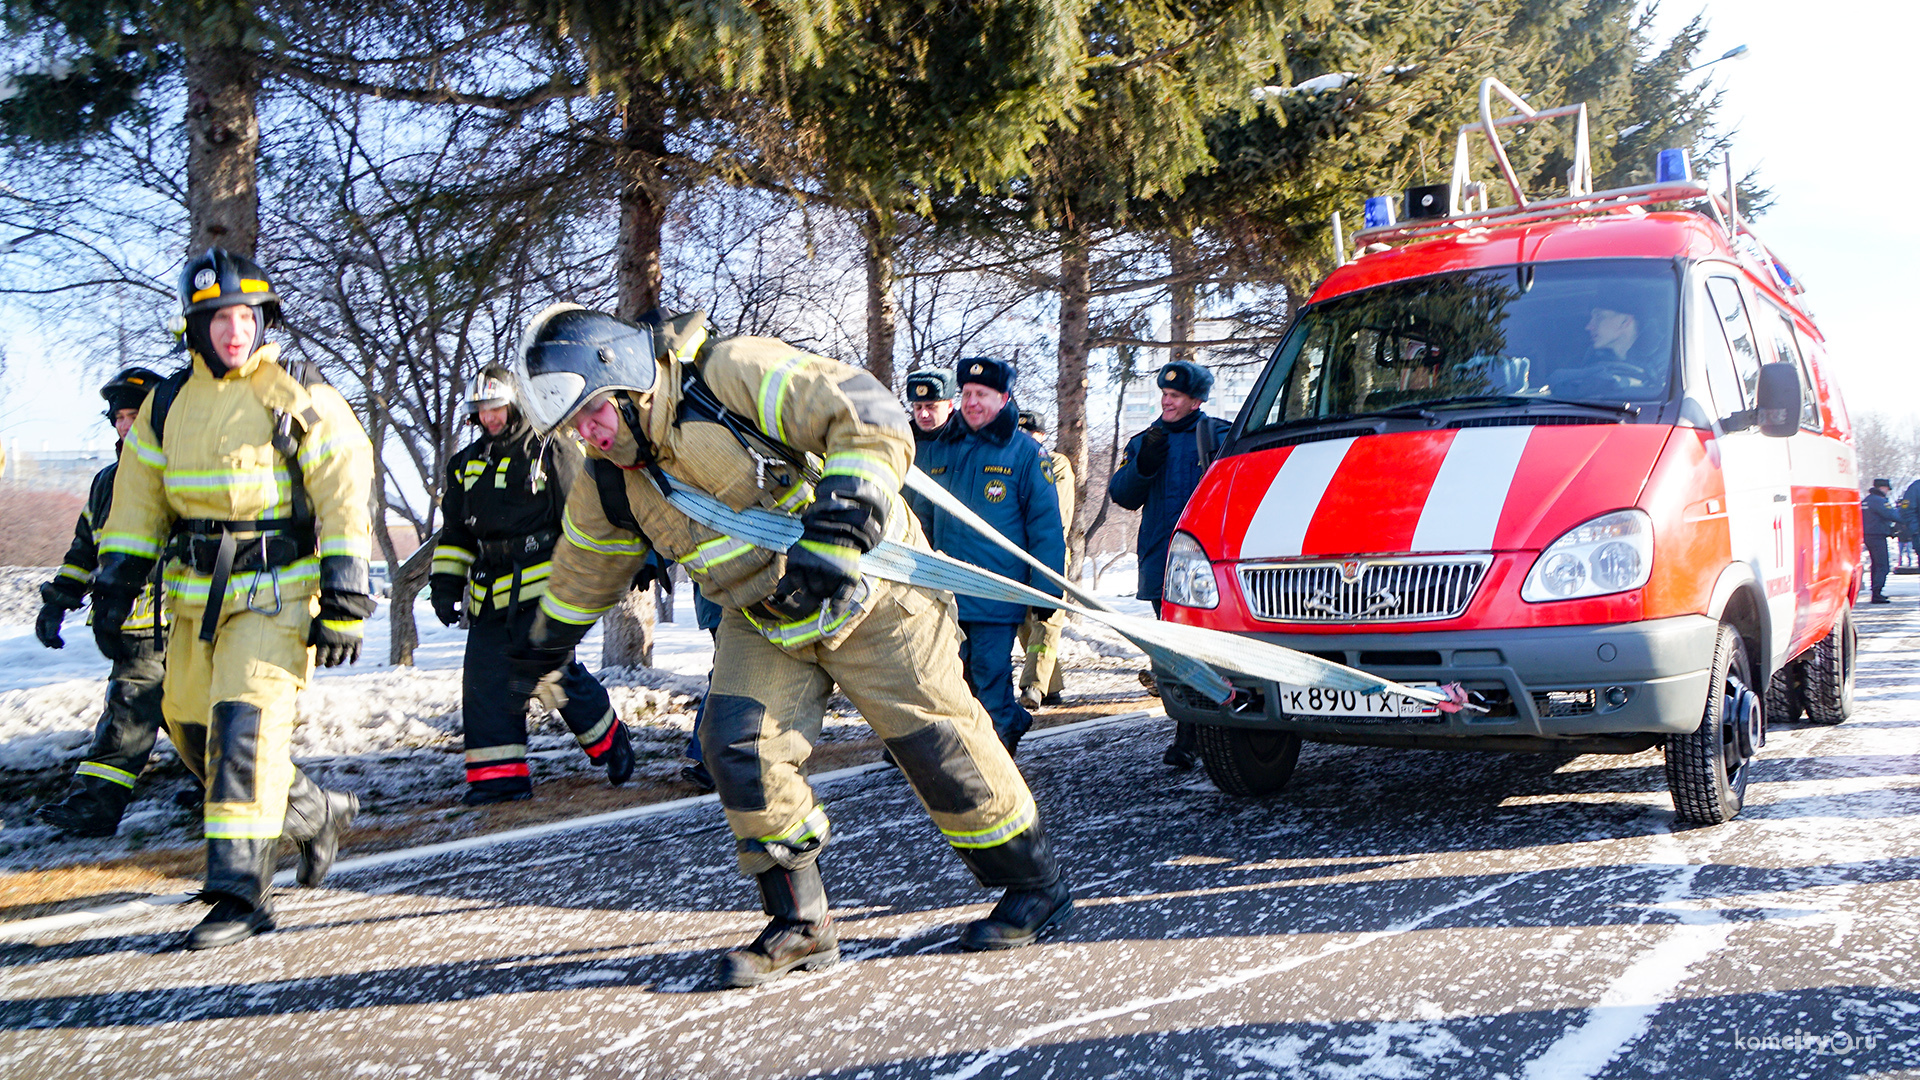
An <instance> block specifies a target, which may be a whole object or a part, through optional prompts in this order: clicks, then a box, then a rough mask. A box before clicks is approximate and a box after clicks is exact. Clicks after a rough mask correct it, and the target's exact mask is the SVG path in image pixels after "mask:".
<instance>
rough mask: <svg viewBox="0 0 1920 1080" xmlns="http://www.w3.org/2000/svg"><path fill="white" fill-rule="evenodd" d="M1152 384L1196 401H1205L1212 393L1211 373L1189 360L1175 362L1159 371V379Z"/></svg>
mask: <svg viewBox="0 0 1920 1080" xmlns="http://www.w3.org/2000/svg"><path fill="white" fill-rule="evenodd" d="M1154 384H1155V385H1157V386H1159V387H1160V389H1162V390H1174V391H1177V392H1179V393H1182V394H1185V395H1187V396H1188V397H1190V398H1193V399H1194V400H1196V401H1205V400H1207V395H1208V394H1209V393H1211V392H1212V391H1213V372H1211V371H1208V370H1207V369H1206V368H1203V367H1201V366H1200V365H1199V364H1196V363H1194V362H1193V361H1191V360H1175V361H1174V362H1173V363H1171V364H1168V365H1167V366H1166V367H1163V368H1161V369H1160V377H1159V378H1157V379H1155V380H1154Z"/></svg>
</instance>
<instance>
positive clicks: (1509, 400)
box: [1362, 394, 1640, 420]
mask: <svg viewBox="0 0 1920 1080" xmlns="http://www.w3.org/2000/svg"><path fill="white" fill-rule="evenodd" d="M1474 405H1552V406H1558V405H1564V406H1571V407H1574V408H1580V409H1605V410H1606V411H1608V412H1611V413H1617V414H1620V415H1622V416H1639V415H1640V407H1639V406H1638V405H1627V404H1625V403H1622V402H1613V401H1574V400H1571V399H1567V398H1554V397H1536V396H1534V395H1531V394H1461V395H1458V396H1456V397H1443V398H1434V399H1432V400H1430V401H1410V402H1408V403H1406V404H1405V405H1395V406H1394V407H1392V408H1390V409H1381V410H1380V411H1378V412H1370V413H1364V414H1362V415H1364V416H1417V417H1419V418H1421V419H1423V420H1431V419H1433V415H1434V414H1433V411H1432V410H1434V409H1444V408H1461V407H1470V406H1474Z"/></svg>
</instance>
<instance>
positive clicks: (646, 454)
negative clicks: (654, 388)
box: [613, 390, 653, 468]
mask: <svg viewBox="0 0 1920 1080" xmlns="http://www.w3.org/2000/svg"><path fill="white" fill-rule="evenodd" d="M613 403H614V407H615V408H617V409H619V410H620V417H621V419H623V420H625V421H626V422H627V431H628V432H629V433H630V434H632V435H633V445H634V454H633V464H632V465H629V466H628V468H638V467H639V466H641V465H647V464H651V463H652V461H653V444H652V443H651V442H649V441H647V428H646V425H645V424H644V423H642V421H641V419H640V407H639V406H638V405H636V404H634V401H633V395H631V394H629V393H627V392H626V391H624V390H622V391H620V392H619V393H616V394H614V395H613Z"/></svg>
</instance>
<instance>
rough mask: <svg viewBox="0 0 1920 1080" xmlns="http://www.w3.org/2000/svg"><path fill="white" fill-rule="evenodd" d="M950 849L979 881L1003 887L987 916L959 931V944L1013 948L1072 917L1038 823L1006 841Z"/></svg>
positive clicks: (1068, 899)
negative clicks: (984, 846) (985, 846)
mask: <svg viewBox="0 0 1920 1080" xmlns="http://www.w3.org/2000/svg"><path fill="white" fill-rule="evenodd" d="M953 850H954V851H955V852H956V853H958V854H959V856H960V860H961V861H962V862H964V863H966V864H967V869H969V870H971V871H973V876H974V877H975V878H976V879H977V880H978V881H979V882H980V884H982V885H986V886H988V887H993V886H999V887H1002V888H1005V889H1006V890H1007V891H1006V893H1005V895H1003V896H1001V897H1000V902H999V903H997V904H995V905H994V906H993V910H992V911H991V912H989V913H988V914H987V917H986V918H984V919H980V920H978V921H975V922H971V923H968V924H967V927H966V929H965V930H962V931H961V932H960V947H961V948H963V949H967V950H969V951H972V952H981V951H984V950H989V949H1017V948H1019V947H1021V946H1022V945H1031V944H1033V943H1034V941H1035V940H1036V939H1037V938H1039V936H1040V934H1041V933H1042V932H1043V931H1045V930H1047V929H1049V928H1050V927H1055V926H1059V925H1061V924H1063V923H1065V922H1066V921H1067V920H1068V919H1071V918H1072V917H1073V897H1072V896H1071V895H1070V894H1069V892H1068V890H1067V883H1066V881H1065V880H1064V879H1063V878H1062V877H1061V874H1060V863H1059V862H1058V861H1057V860H1055V859H1054V857H1053V845H1052V844H1051V843H1049V842H1048V840H1047V834H1046V831H1045V830H1044V829H1042V828H1041V827H1040V823H1039V822H1038V821H1036V822H1034V823H1033V824H1032V825H1030V826H1028V827H1027V830H1026V831H1025V832H1023V833H1021V834H1020V835H1019V836H1016V837H1014V838H1013V839H1011V840H1009V841H1007V842H1006V843H1004V844H999V845H996V846H994V847H990V848H954V849H953Z"/></svg>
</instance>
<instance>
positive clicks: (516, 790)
mask: <svg viewBox="0 0 1920 1080" xmlns="http://www.w3.org/2000/svg"><path fill="white" fill-rule="evenodd" d="M531 798H533V781H531V780H529V779H527V778H526V777H516V778H515V779H513V780H512V781H500V780H483V781H481V782H480V783H478V784H468V785H467V793H466V794H465V795H462V796H461V797H460V802H461V804H462V805H465V806H492V805H493V804H494V803H503V802H520V801H521V800H523V799H531Z"/></svg>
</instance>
